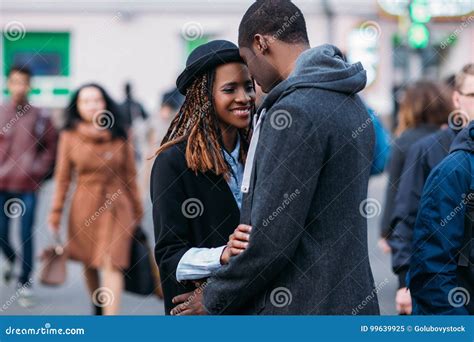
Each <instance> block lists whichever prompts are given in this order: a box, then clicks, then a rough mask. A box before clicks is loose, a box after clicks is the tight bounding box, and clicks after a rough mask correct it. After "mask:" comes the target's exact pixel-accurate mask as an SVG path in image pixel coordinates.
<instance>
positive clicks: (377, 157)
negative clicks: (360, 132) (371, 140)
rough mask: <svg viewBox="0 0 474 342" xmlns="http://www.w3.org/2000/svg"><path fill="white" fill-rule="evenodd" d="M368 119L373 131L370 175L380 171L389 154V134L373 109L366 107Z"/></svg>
mask: <svg viewBox="0 0 474 342" xmlns="http://www.w3.org/2000/svg"><path fill="white" fill-rule="evenodd" d="M367 111H368V112H369V116H370V119H371V120H372V124H373V125H374V131H375V151H374V159H373V162H372V167H371V168H370V175H371V176H372V175H378V174H380V173H382V172H383V171H384V169H385V165H386V164H387V160H388V158H389V156H390V134H389V133H388V132H387V130H386V129H385V128H384V127H383V125H382V123H381V122H380V120H379V118H378V116H377V114H376V113H375V111H374V110H373V109H371V108H369V107H367Z"/></svg>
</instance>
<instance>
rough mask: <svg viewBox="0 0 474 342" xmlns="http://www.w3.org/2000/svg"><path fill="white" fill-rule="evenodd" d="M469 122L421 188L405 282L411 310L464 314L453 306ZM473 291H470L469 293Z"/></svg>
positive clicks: (468, 184) (472, 145)
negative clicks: (409, 293) (408, 289)
mask: <svg viewBox="0 0 474 342" xmlns="http://www.w3.org/2000/svg"><path fill="white" fill-rule="evenodd" d="M473 137H474V122H471V123H470V124H469V126H468V127H467V128H465V129H464V130H463V131H461V132H460V133H459V134H458V135H457V137H456V139H455V140H454V142H453V144H452V146H451V150H450V154H449V155H448V156H447V157H446V158H445V159H444V160H443V161H442V162H441V163H440V164H439V165H438V166H437V167H436V168H435V169H434V170H433V171H432V173H431V174H430V176H429V177H428V180H427V182H426V185H425V188H424V190H423V195H422V199H421V203H420V210H419V212H418V216H417V220H416V224H415V230H414V233H413V255H412V257H411V263H410V271H409V275H408V281H409V284H408V286H409V287H410V291H411V295H412V299H413V314H415V315H421V314H444V315H447V314H448V315H466V314H468V310H467V308H466V306H458V305H453V303H454V304H456V300H457V299H456V298H455V296H456V293H455V292H456V288H459V287H460V284H459V281H458V280H459V279H458V277H457V273H458V260H459V252H460V250H461V247H462V245H463V242H464V216H465V213H466V203H467V200H468V198H467V197H466V196H467V195H468V194H469V190H470V189H473V188H474V177H473V175H474V140H473ZM472 295H473V293H470V296H471V297H472Z"/></svg>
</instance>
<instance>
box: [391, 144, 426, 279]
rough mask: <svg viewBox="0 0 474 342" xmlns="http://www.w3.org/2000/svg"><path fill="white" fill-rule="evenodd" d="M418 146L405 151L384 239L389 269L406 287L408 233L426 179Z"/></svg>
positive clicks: (410, 246)
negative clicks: (390, 229) (388, 233)
mask: <svg viewBox="0 0 474 342" xmlns="http://www.w3.org/2000/svg"><path fill="white" fill-rule="evenodd" d="M424 157H425V154H424V150H423V148H422V146H418V145H414V146H413V147H412V148H411V149H410V150H409V152H408V154H407V158H406V161H405V164H404V167H403V172H402V175H401V178H400V183H399V187H398V189H399V190H398V191H397V195H396V197H395V206H394V210H393V215H392V220H391V222H390V226H391V227H393V231H392V234H390V236H389V237H388V239H387V241H388V244H389V245H390V247H391V249H392V268H393V271H394V272H395V273H396V274H397V275H398V277H399V287H400V288H402V287H406V281H405V279H406V274H407V272H408V268H409V267H410V257H411V254H412V235H413V228H414V226H415V221H416V215H417V213H418V205H419V203H420V198H421V194H422V192H423V186H424V185H425V181H426V177H427V175H426V160H425V159H424Z"/></svg>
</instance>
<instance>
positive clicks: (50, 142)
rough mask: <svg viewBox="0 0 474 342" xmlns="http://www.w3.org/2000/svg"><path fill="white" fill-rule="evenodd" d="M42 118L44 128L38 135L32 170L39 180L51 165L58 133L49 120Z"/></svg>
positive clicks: (46, 173)
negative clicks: (41, 133) (40, 134)
mask: <svg viewBox="0 0 474 342" xmlns="http://www.w3.org/2000/svg"><path fill="white" fill-rule="evenodd" d="M43 120H45V129H44V133H43V135H42V136H41V137H39V144H40V146H39V147H40V148H39V149H38V153H37V154H36V158H35V162H34V164H33V168H34V169H33V172H32V173H33V175H34V177H35V179H37V180H38V181H39V182H41V181H43V179H44V177H46V176H47V175H48V173H49V172H50V170H51V168H52V167H53V163H54V159H55V156H56V146H57V140H58V134H57V133H56V129H55V128H54V126H53V124H52V123H51V120H49V119H47V118H44V119H43Z"/></svg>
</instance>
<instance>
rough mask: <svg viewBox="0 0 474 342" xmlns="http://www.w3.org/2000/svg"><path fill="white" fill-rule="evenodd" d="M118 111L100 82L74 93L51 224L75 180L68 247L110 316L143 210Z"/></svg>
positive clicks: (56, 220) (93, 295)
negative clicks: (80, 263) (100, 279)
mask: <svg viewBox="0 0 474 342" xmlns="http://www.w3.org/2000/svg"><path fill="white" fill-rule="evenodd" d="M117 113H118V112H117V110H116V106H115V104H114V102H113V101H112V100H111V99H110V97H109V96H108V95H107V93H106V92H105V90H104V89H103V88H101V87H100V86H98V85H96V84H88V85H85V86H82V87H81V88H80V89H79V90H78V91H77V92H76V93H75V95H74V96H73V99H72V101H71V104H70V105H69V107H68V110H67V118H66V126H65V130H64V131H63V132H62V133H61V136H60V140H59V147H58V158H57V165H56V171H55V182H56V190H55V193H54V199H53V204H52V209H51V214H50V217H49V223H50V228H51V229H52V231H53V232H54V233H58V231H59V227H60V221H61V216H62V213H63V209H64V202H65V199H66V195H67V192H68V189H69V185H70V183H71V180H72V179H75V181H76V187H75V190H74V194H73V196H72V203H71V208H70V212H69V221H68V238H67V241H66V243H65V247H66V250H67V253H68V256H69V258H71V259H73V260H76V261H80V262H82V263H83V264H84V275H85V278H86V283H87V287H88V289H89V292H90V295H91V298H92V303H93V305H94V307H95V313H96V314H98V315H100V314H102V309H103V311H104V314H105V315H114V314H117V313H118V312H119V309H120V298H121V293H122V290H123V286H124V278H123V270H124V269H126V268H127V267H129V260H130V248H131V242H132V238H133V233H134V231H135V229H136V226H137V225H138V224H139V222H140V220H141V218H142V215H143V209H142V204H141V200H140V195H139V192H138V188H137V182H136V170H135V158H134V151H133V147H132V145H131V143H130V141H129V139H127V134H126V131H125V129H124V128H123V126H122V125H121V124H120V120H119V117H118V115H116V114H117ZM99 271H100V273H101V275H102V282H100V281H99Z"/></svg>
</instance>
